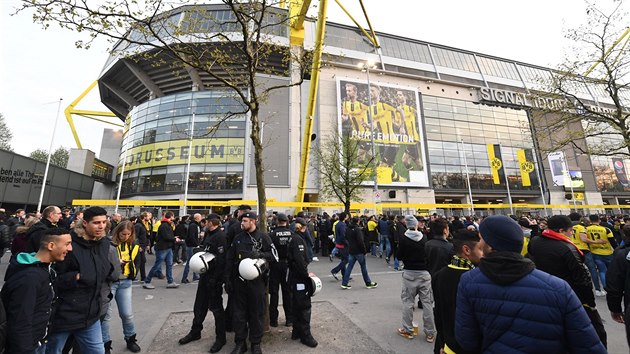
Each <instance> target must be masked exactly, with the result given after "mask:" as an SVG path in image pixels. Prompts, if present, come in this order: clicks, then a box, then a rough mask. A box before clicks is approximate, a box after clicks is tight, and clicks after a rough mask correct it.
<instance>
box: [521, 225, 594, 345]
mask: <svg viewBox="0 0 630 354" xmlns="http://www.w3.org/2000/svg"><path fill="white" fill-rule="evenodd" d="M573 232H574V231H573V223H572V222H571V219H569V217H567V216H564V215H554V216H552V217H550V218H549V220H547V229H546V230H544V231H543V232H542V234H541V235H540V236H536V237H532V239H531V240H530V241H529V245H528V253H529V257H530V258H531V260H532V261H534V263H535V264H536V268H538V269H539V270H542V271H543V272H546V273H549V274H551V275H555V276H556V277H558V278H560V279H563V280H565V281H566V282H567V283H569V285H570V286H571V289H573V292H575V295H577V297H578V298H579V299H580V302H581V303H582V305H583V306H584V310H586V314H587V315H588V317H589V318H590V320H591V323H592V324H593V327H594V328H595V331H596V332H597V336H598V337H599V339H600V340H601V341H602V344H604V346H606V330H605V329H604V324H603V322H602V318H601V317H600V315H599V312H598V311H597V309H596V308H595V305H596V304H595V294H594V293H593V283H592V280H591V274H590V272H589V271H588V268H587V267H586V265H585V264H584V254H583V252H582V251H580V249H579V248H578V247H577V246H576V245H575V244H574V243H573V241H571V238H572V236H573Z"/></svg>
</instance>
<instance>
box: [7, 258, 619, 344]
mask: <svg viewBox="0 0 630 354" xmlns="http://www.w3.org/2000/svg"><path fill="white" fill-rule="evenodd" d="M8 258H9V257H8V255H5V256H4V257H3V258H2V263H1V264H0V274H2V279H3V278H4V275H3V274H4V272H5V271H6V265H7V262H8ZM154 259H155V257H154V256H152V255H148V263H149V264H147V272H148V270H149V269H150V265H151V264H152V263H153V261H154ZM367 260H368V270H369V273H370V277H371V278H372V281H375V282H378V288H376V289H366V288H365V284H364V282H363V280H362V277H361V272H360V268H359V265H358V263H357V264H356V265H355V267H354V270H353V272H352V276H353V277H354V280H353V281H351V282H350V284H351V285H352V289H350V290H343V289H341V288H340V282H338V281H336V280H335V279H334V278H333V277H332V276H331V275H330V269H331V268H333V266H334V265H336V261H335V262H334V263H331V262H330V261H329V259H328V258H327V257H326V258H324V257H320V261H319V262H313V263H311V265H310V266H309V270H310V271H312V272H314V273H316V274H317V275H318V276H319V277H320V278H321V279H322V281H323V283H324V284H323V285H324V286H323V289H322V291H321V292H320V293H319V294H317V295H316V296H315V297H313V312H312V313H313V314H312V321H311V324H312V333H313V336H314V337H315V339H316V340H317V341H318V342H319V346H318V347H317V348H315V349H312V348H309V347H306V346H304V345H302V344H300V343H299V341H292V340H291V339H290V337H291V330H290V328H288V327H284V326H283V324H284V317H283V311H282V310H280V321H279V322H280V326H279V327H277V328H272V329H271V331H270V332H269V333H267V334H265V336H264V337H263V343H262V349H263V351H264V352H266V353H298V352H303V353H332V352H336V353H351V352H357V353H410V354H411V353H432V352H433V344H430V343H427V342H426V341H425V338H424V335H422V323H421V322H422V313H421V311H418V310H417V309H416V310H415V313H414V320H415V321H416V322H418V323H420V335H419V336H417V337H416V338H414V339H412V340H409V339H405V338H403V337H401V336H399V335H398V334H397V332H396V330H397V328H398V327H400V326H401V313H400V311H401V309H400V308H401V301H400V287H401V272H398V271H395V270H393V269H392V267H391V266H388V265H387V264H386V263H385V261H384V260H383V259H380V258H377V257H373V256H369V255H368V256H367ZM183 268H184V267H183V266H181V265H179V266H175V267H174V271H173V272H174V278H175V280H176V282H180V280H181V274H182V271H183ZM191 276H192V275H191ZM152 283H153V284H154V285H155V286H156V289H154V290H147V289H143V288H142V287H141V283H139V282H135V283H134V287H133V306H134V314H135V324H136V332H137V337H138V344H139V345H140V347H141V348H142V352H143V353H174V352H180V353H207V351H208V349H209V348H210V346H211V345H212V343H213V342H214V325H213V323H214V322H213V318H212V313H209V314H208V316H207V318H206V322H205V324H204V330H203V332H202V338H201V340H199V341H195V342H191V343H189V344H187V345H184V346H181V345H179V344H178V343H177V340H178V339H179V338H181V337H183V336H184V335H186V333H188V331H189V329H190V324H191V323H192V307H193V302H194V297H195V291H196V287H197V284H196V283H191V284H182V285H181V286H180V287H179V288H177V289H167V288H166V281H165V280H158V279H154V280H153V281H152ZM596 300H597V307H598V309H599V311H600V314H601V315H602V318H603V319H604V322H605V326H606V331H607V332H608V349H609V352H610V353H628V345H627V344H626V338H625V330H624V326H623V325H621V324H618V323H616V322H614V321H613V320H612V319H611V318H610V313H609V311H608V309H607V307H606V300H605V298H604V297H600V298H597V299H596ZM224 301H225V300H224ZM114 307H115V305H114ZM111 337H112V339H113V341H114V342H113V348H114V353H130V352H129V351H127V350H126V347H125V342H124V339H123V334H122V325H121V321H120V319H119V318H118V316H117V312H116V313H115V314H114V318H113V321H112V325H111ZM233 340H234V336H233V334H231V333H228V344H227V345H226V346H225V347H224V348H223V350H222V351H221V353H229V352H230V351H231V350H232V348H233V346H234V343H233Z"/></svg>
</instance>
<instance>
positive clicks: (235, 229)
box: [225, 204, 252, 332]
mask: <svg viewBox="0 0 630 354" xmlns="http://www.w3.org/2000/svg"><path fill="white" fill-rule="evenodd" d="M250 210H252V207H250V206H249V205H247V204H241V205H239V206H238V208H237V209H236V214H235V217H233V218H232V219H230V223H229V225H228V226H227V227H226V228H225V230H226V231H225V234H226V236H227V248H228V249H229V248H230V246H231V245H232V241H234V237H236V235H238V234H240V233H241V231H242V230H241V216H243V214H244V213H246V212H248V211H250ZM226 252H227V250H226ZM225 313H226V315H227V321H226V324H225V329H226V331H228V332H232V331H233V329H232V318H233V317H234V316H233V311H232V296H230V295H229V294H228V300H227V305H226V306H225Z"/></svg>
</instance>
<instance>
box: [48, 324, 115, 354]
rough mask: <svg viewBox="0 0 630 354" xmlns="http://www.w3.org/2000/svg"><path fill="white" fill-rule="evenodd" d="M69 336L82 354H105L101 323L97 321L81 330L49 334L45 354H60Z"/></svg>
mask: <svg viewBox="0 0 630 354" xmlns="http://www.w3.org/2000/svg"><path fill="white" fill-rule="evenodd" d="M70 334H73V335H74V339H75V340H76V341H77V343H79V347H80V349H81V352H82V353H90V354H92V353H94V354H105V346H104V345H103V336H102V333H101V321H98V320H97V321H95V322H94V323H92V324H91V325H89V326H87V327H85V328H83V329H78V330H75V331H71V332H57V333H53V334H51V335H50V336H48V343H46V354H61V350H62V349H63V346H64V345H65V344H66V340H67V339H68V336H70Z"/></svg>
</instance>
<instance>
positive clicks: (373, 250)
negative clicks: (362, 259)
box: [370, 242, 378, 256]
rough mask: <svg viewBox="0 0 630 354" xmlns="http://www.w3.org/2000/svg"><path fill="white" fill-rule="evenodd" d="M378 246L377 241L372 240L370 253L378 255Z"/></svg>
mask: <svg viewBox="0 0 630 354" xmlns="http://www.w3.org/2000/svg"><path fill="white" fill-rule="evenodd" d="M377 247H378V244H377V243H374V242H370V254H371V255H373V256H376V248H377Z"/></svg>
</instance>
